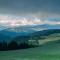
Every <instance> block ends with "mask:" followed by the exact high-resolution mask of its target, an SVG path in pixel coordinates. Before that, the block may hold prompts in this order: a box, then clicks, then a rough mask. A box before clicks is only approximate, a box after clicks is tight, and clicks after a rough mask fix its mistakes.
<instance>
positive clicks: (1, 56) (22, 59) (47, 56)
mask: <svg viewBox="0 0 60 60" xmlns="http://www.w3.org/2000/svg"><path fill="white" fill-rule="evenodd" d="M0 60H60V53H59V51H57V52H54V51H50V52H49V50H48V49H46V50H42V49H40V48H31V49H24V50H13V51H0Z"/></svg>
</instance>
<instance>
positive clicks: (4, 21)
mask: <svg viewBox="0 0 60 60" xmlns="http://www.w3.org/2000/svg"><path fill="white" fill-rule="evenodd" d="M42 24H48V25H58V24H60V21H55V20H53V21H50V20H46V19H45V20H43V19H40V18H37V17H34V18H29V17H28V18H26V17H20V18H16V17H13V16H4V15H0V26H6V27H15V26H24V25H42Z"/></svg>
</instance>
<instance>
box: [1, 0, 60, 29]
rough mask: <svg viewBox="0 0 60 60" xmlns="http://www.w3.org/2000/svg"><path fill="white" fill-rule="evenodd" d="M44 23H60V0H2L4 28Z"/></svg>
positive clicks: (2, 23)
mask: <svg viewBox="0 0 60 60" xmlns="http://www.w3.org/2000/svg"><path fill="white" fill-rule="evenodd" d="M43 24H48V25H60V0H0V26H3V28H4V27H5V26H6V27H14V26H22V25H43ZM1 29H2V28H1Z"/></svg>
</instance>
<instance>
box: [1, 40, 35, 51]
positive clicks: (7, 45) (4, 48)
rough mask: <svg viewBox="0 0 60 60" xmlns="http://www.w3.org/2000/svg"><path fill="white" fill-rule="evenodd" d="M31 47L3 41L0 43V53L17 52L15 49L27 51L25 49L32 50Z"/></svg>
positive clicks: (25, 44) (24, 43) (26, 44)
mask: <svg viewBox="0 0 60 60" xmlns="http://www.w3.org/2000/svg"><path fill="white" fill-rule="evenodd" d="M33 47H34V46H33V45H29V44H28V43H26V42H23V43H20V44H18V43H17V42H16V41H11V42H10V43H7V42H5V41H3V42H0V51H7V50H17V49H27V48H33Z"/></svg>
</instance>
